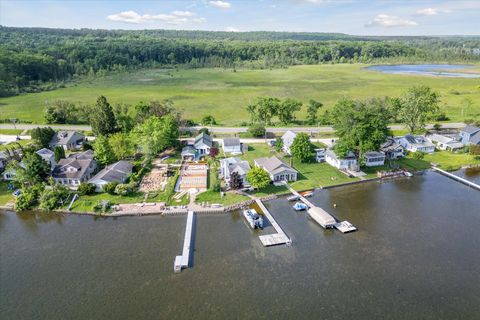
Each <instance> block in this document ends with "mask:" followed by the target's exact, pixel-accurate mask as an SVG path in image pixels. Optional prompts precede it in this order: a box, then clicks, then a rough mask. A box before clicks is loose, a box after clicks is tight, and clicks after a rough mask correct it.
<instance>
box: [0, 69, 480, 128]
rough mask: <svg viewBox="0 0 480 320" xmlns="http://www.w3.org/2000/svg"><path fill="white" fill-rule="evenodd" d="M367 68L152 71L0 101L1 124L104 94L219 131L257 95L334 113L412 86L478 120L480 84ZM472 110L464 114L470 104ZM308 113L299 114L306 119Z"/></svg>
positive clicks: (243, 115)
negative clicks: (163, 106) (164, 106)
mask: <svg viewBox="0 0 480 320" xmlns="http://www.w3.org/2000/svg"><path fill="white" fill-rule="evenodd" d="M365 66H366V65H364V64H334V65H328V64H325V65H309V66H293V67H289V68H285V69H283V68H281V69H280V68H279V69H273V70H246V69H243V70H242V69H237V70H236V72H233V70H232V69H220V68H217V69H213V68H210V69H209V68H205V69H178V70H166V69H149V70H140V71H136V72H129V73H123V74H116V75H112V76H107V77H104V78H99V79H96V80H93V81H87V80H85V81H83V82H79V83H74V84H71V85H69V86H67V87H66V88H63V89H57V90H53V91H45V92H40V93H29V94H23V95H20V96H15V97H7V98H1V99H0V114H1V118H2V119H8V118H18V119H21V120H27V121H33V122H34V123H43V122H44V118H43V110H44V108H45V103H46V102H50V101H54V100H57V99H63V100H68V101H71V102H73V103H77V104H93V103H94V102H95V100H96V99H97V97H98V96H100V95H105V96H106V97H107V98H108V99H109V101H110V103H111V104H112V105H115V104H130V105H133V104H136V103H137V102H139V101H142V100H143V101H149V100H163V99H171V100H172V101H173V102H174V104H175V106H176V107H177V108H178V109H179V110H180V111H181V112H182V114H183V116H184V117H185V118H187V119H192V120H194V121H197V122H199V121H200V120H201V119H202V117H203V116H204V115H207V114H211V115H213V116H214V117H215V119H216V120H217V122H218V124H219V125H228V126H233V125H235V126H238V125H240V124H241V123H242V122H244V121H248V120H249V117H248V113H247V111H246V106H247V105H248V104H249V103H250V102H251V101H252V100H253V99H255V98H256V97H258V96H275V97H278V98H280V99H285V98H296V99H299V100H301V101H302V102H304V103H307V102H308V100H309V99H315V100H318V101H321V102H322V103H323V104H324V107H322V110H323V111H324V110H328V109H331V108H332V107H333V106H334V104H335V103H336V101H338V99H339V98H341V97H343V96H350V97H354V98H361V99H362V98H368V97H375V96H386V95H388V96H398V95H400V94H401V93H402V92H404V91H405V89H406V88H408V87H410V86H412V85H414V84H415V85H421V84H423V85H427V86H430V87H432V88H433V89H434V90H436V91H438V92H439V93H440V94H441V100H442V103H441V105H442V109H443V110H444V111H445V112H446V114H447V116H448V117H450V118H451V120H452V121H459V120H464V119H465V118H473V117H474V116H477V117H478V116H480V103H479V102H480V89H479V88H478V79H467V78H441V77H426V76H415V75H398V74H397V75H395V74H384V73H380V72H376V71H367V70H364V67H365ZM467 98H468V99H471V101H472V103H473V104H472V106H471V107H470V108H469V109H466V110H464V116H462V107H463V106H464V105H465V100H466V99H467ZM305 117H306V107H305V106H304V107H303V108H302V110H301V111H300V112H298V114H297V119H299V120H305Z"/></svg>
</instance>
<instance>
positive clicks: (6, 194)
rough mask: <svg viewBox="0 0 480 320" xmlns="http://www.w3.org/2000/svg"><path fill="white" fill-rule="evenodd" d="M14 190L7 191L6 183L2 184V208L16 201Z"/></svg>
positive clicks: (0, 203) (0, 186)
mask: <svg viewBox="0 0 480 320" xmlns="http://www.w3.org/2000/svg"><path fill="white" fill-rule="evenodd" d="M12 192H13V191H12V190H8V189H7V183H6V182H0V206H4V205H6V204H7V203H9V202H12V201H13V200H14V197H13V195H12Z"/></svg>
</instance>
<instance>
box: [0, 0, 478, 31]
mask: <svg viewBox="0 0 480 320" xmlns="http://www.w3.org/2000/svg"><path fill="white" fill-rule="evenodd" d="M0 24H1V25H4V26H21V27H55V28H56V27H58V28H102V29H187V30H220V31H254V30H271V31H312V32H342V33H348V34H356V35H452V34H458V35H460V34H463V35H480V0H476V1H462V0H459V1H438V0H437V1H433V0H422V1H417V0H396V1H386V0H384V1H374V0H370V1H368V0H176V1H167V0H156V1H154V0H150V1H143V0H139V1H123V0H110V1H93V0H83V1H79V0H63V1H60V0H57V1H42V0H36V1H28V0H0Z"/></svg>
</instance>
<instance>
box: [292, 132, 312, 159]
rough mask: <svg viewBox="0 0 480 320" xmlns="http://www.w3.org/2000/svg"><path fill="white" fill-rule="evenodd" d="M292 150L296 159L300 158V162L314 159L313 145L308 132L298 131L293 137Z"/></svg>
mask: <svg viewBox="0 0 480 320" xmlns="http://www.w3.org/2000/svg"><path fill="white" fill-rule="evenodd" d="M290 151H291V152H292V156H293V158H294V159H298V160H300V162H309V161H310V160H311V159H312V152H313V145H312V143H311V142H310V138H309V136H308V134H306V133H304V132H301V133H298V134H297V135H296V136H295V139H293V142H292V145H291V146H290Z"/></svg>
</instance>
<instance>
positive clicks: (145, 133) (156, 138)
mask: <svg viewBox="0 0 480 320" xmlns="http://www.w3.org/2000/svg"><path fill="white" fill-rule="evenodd" d="M132 134H133V137H134V139H135V142H136V143H137V146H138V147H139V149H140V150H141V151H142V152H143V153H144V154H145V155H147V156H148V157H153V156H155V155H156V154H158V153H159V152H161V151H163V150H165V149H167V148H170V147H174V146H176V145H177V142H178V136H179V131H178V122H177V120H176V119H175V118H174V116H173V115H166V116H164V117H163V118H159V117H156V116H152V117H150V118H148V119H146V120H145V121H144V122H143V123H141V124H138V125H137V126H136V127H135V128H134V129H133V131H132Z"/></svg>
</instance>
